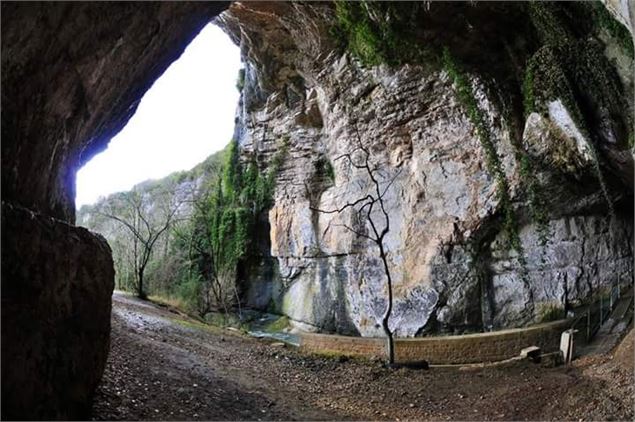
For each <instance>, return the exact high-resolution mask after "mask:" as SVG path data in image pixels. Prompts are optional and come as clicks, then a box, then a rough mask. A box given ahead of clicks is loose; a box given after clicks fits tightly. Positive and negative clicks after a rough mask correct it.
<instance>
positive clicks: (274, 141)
mask: <svg viewBox="0 0 635 422" xmlns="http://www.w3.org/2000/svg"><path fill="white" fill-rule="evenodd" d="M489 7H490V6H483V5H476V6H471V5H468V4H462V5H461V4H460V5H457V4H452V5H449V4H435V3H432V4H431V5H430V11H429V16H428V17H426V19H429V21H428V22H426V23H427V24H429V25H430V27H429V28H428V27H426V28H427V29H428V33H427V34H425V35H424V36H427V37H428V39H429V41H430V42H431V43H433V42H440V43H443V42H447V44H448V45H450V46H451V47H452V48H453V49H454V50H455V51H458V52H459V55H460V56H461V57H460V58H461V59H462V60H463V61H464V62H466V63H468V64H471V66H470V65H468V66H467V68H468V71H467V79H468V81H469V84H470V85H471V88H472V91H473V92H474V93H475V94H474V97H475V100H476V102H477V104H478V107H479V109H480V110H481V111H482V112H483V115H484V116H485V125H486V126H487V129H488V131H489V132H490V134H491V138H492V139H493V140H494V145H495V150H496V154H497V156H498V157H499V160H500V168H501V169H502V172H503V173H504V177H505V179H506V182H507V185H508V191H509V192H508V193H509V196H510V200H511V203H512V205H511V206H512V207H513V210H514V214H515V216H516V218H517V220H518V221H517V225H518V232H519V242H520V247H517V248H512V247H510V242H508V241H507V239H506V236H507V235H506V232H505V230H503V228H502V227H503V222H502V221H501V220H502V219H503V216H504V214H505V213H504V212H505V209H504V206H505V205H504V204H503V203H502V201H501V198H500V195H499V194H497V185H496V183H497V182H496V179H495V177H493V175H492V173H491V170H490V169H488V166H487V165H486V163H487V160H488V152H487V150H486V148H485V147H484V146H483V144H482V142H480V141H479V133H478V130H479V129H477V128H476V127H475V125H474V123H473V121H472V120H471V119H470V117H469V110H467V109H466V107H465V105H464V104H463V103H462V102H461V101H460V99H459V97H458V95H457V86H456V85H455V84H453V79H452V78H451V77H450V75H449V74H448V72H446V70H445V69H444V68H443V67H441V66H434V64H426V63H423V64H419V65H417V64H402V65H396V66H388V65H385V64H381V65H373V66H368V65H364V64H362V63H360V61H359V60H357V59H356V58H354V57H353V56H352V55H351V54H349V53H348V52H346V51H344V50H342V49H339V48H337V45H336V42H335V40H334V39H333V37H332V36H331V28H332V25H333V22H334V16H333V13H334V12H333V7H332V5H329V4H310V5H306V4H303V5H298V4H278V3H265V4H260V3H251V2H241V3H234V4H232V6H231V7H230V9H229V10H228V11H227V12H225V13H224V14H223V15H221V18H220V21H219V24H220V25H221V26H222V27H223V28H225V30H226V31H227V32H228V33H229V34H230V35H231V36H232V37H233V38H234V40H235V41H236V42H237V43H238V44H239V45H240V46H241V51H242V54H243V58H244V60H245V67H246V71H245V74H246V80H245V87H244V90H243V94H242V98H241V103H240V105H239V108H238V111H237V121H238V127H237V129H236V134H235V136H236V137H237V139H238V140H239V142H240V145H241V147H242V150H243V154H244V156H245V157H247V156H250V155H255V156H256V157H257V159H258V160H259V161H260V163H261V165H262V166H266V165H267V163H268V160H269V159H270V158H271V155H272V153H273V152H274V151H275V150H276V149H277V148H278V147H279V146H280V145H281V144H282V143H287V144H288V145H289V146H290V150H289V151H290V152H289V156H288V157H287V159H286V160H285V164H284V166H283V170H282V172H281V174H280V176H279V177H278V181H277V182H278V185H277V190H276V195H275V204H274V206H273V208H272V209H271V211H270V213H269V225H270V248H271V256H272V258H274V259H275V265H273V267H274V271H275V277H274V278H273V280H269V279H268V278H267V277H263V276H262V274H261V273H259V272H258V270H256V271H255V273H254V274H253V275H252V280H254V281H253V282H252V283H251V285H250V292H248V294H247V299H248V301H249V303H250V304H251V305H253V306H259V307H265V305H266V306H268V307H270V308H271V307H273V308H275V309H277V310H278V311H280V312H282V313H284V314H286V315H288V316H289V317H290V318H291V319H292V320H293V321H294V322H295V324H296V325H298V326H300V327H302V328H305V329H308V330H317V331H323V332H337V333H343V334H355V335H362V336H380V335H382V330H381V328H380V321H381V316H382V314H383V312H384V309H385V305H386V293H385V274H384V271H383V267H382V263H381V260H380V259H379V256H378V251H377V249H376V246H375V245H374V244H373V243H372V242H370V241H368V240H366V239H365V238H364V235H369V234H371V233H372V232H371V227H370V224H369V223H368V221H367V219H366V217H364V216H363V215H362V216H361V217H360V215H359V214H358V213H356V212H353V211H352V208H348V209H346V210H345V211H344V212H341V213H324V212H320V211H319V210H322V211H324V210H335V209H338V208H341V207H343V206H344V205H346V204H349V203H352V202H354V201H356V200H357V199H360V198H363V197H365V196H366V195H368V194H372V193H373V192H374V191H373V189H374V186H373V185H372V183H371V181H370V179H369V177H368V174H367V173H366V172H365V171H364V170H363V169H359V168H355V167H354V166H352V165H351V163H350V162H349V160H348V159H346V158H345V157H344V155H346V154H352V157H353V159H354V160H357V161H356V162H358V163H359V160H360V159H362V158H363V157H362V156H361V155H360V154H361V153H360V151H359V148H358V147H359V146H360V145H362V146H364V147H365V148H366V149H367V150H368V151H370V154H369V159H370V164H371V166H373V168H376V169H377V171H376V172H375V174H376V176H377V177H378V178H379V180H380V184H381V189H382V190H384V189H385V196H384V201H385V207H386V210H387V212H388V215H389V216H390V230H389V232H388V235H387V237H386V238H385V247H386V250H387V256H388V262H389V266H390V268H391V271H392V278H393V283H394V290H395V300H394V307H395V308H394V312H393V316H392V317H391V321H390V325H391V327H392V328H393V330H394V332H395V334H396V335H397V336H403V337H406V336H415V335H422V334H426V333H431V332H439V331H443V332H463V331H466V330H467V331H473V330H487V329H492V328H503V327H517V326H523V325H527V324H531V323H536V322H540V321H543V320H547V319H549V318H553V317H554V315H556V314H557V315H560V316H562V315H563V314H564V310H565V309H570V308H571V307H572V306H575V305H577V304H580V303H581V302H583V301H585V300H587V299H588V298H589V297H591V296H593V295H595V294H597V293H598V292H600V291H602V290H603V289H605V288H606V287H607V286H610V285H611V284H614V283H618V282H621V283H630V282H632V279H633V265H632V258H633V253H632V235H633V223H632V215H633V214H632V207H631V205H630V203H631V202H632V181H631V180H630V179H632V177H631V176H632V163H633V159H632V155H631V154H630V152H629V151H628V149H627V147H624V144H625V143H626V139H625V136H626V135H625V134H624V133H623V132H620V131H619V130H617V129H610V128H611V127H613V128H615V127H616V126H615V125H613V126H611V125H612V123H611V121H610V119H611V118H612V117H611V118H608V120H606V119H605V121H607V122H608V123H607V125H606V127H608V128H609V129H607V130H605V131H604V132H602V133H600V134H599V135H598V134H596V132H597V133H599V132H601V130H598V131H596V130H595V129H596V128H593V130H592V133H591V134H589V133H588V132H584V131H583V130H582V129H581V128H579V127H577V126H576V123H575V121H574V119H573V118H572V112H569V111H568V109H567V107H565V106H563V102H564V100H562V101H561V100H560V99H558V98H556V100H555V101H552V102H550V103H548V104H547V103H545V104H543V106H544V107H543V108H544V110H545V111H544V112H541V113H537V112H536V113H531V114H530V115H528V116H523V113H522V110H521V111H520V112H518V110H516V115H515V117H511V118H510V117H509V112H508V110H505V109H504V108H503V107H502V103H503V102H501V100H500V98H501V97H505V96H506V95H507V94H509V92H510V91H514V90H517V91H520V87H518V86H511V87H510V85H506V84H505V83H503V82H501V83H500V84H498V83H497V79H496V78H498V77H500V76H501V73H498V74H497V73H496V72H499V71H500V72H503V70H504V69H503V70H501V69H502V68H503V67H504V63H508V64H509V67H510V68H513V67H515V66H516V67H517V66H518V63H517V61H520V62H521V63H525V62H527V61H528V60H529V58H530V57H531V56H532V55H533V54H534V53H535V52H536V51H537V50H538V49H539V47H540V44H537V45H535V46H534V47H530V45H531V43H532V42H535V41H532V35H531V34H530V32H531V31H534V32H535V31H536V30H535V29H531V28H529V29H527V27H525V26H523V25H525V24H523V23H521V22H528V21H529V18H528V16H527V12H526V11H524V10H525V9H518V10H515V11H513V10H512V12H514V13H512V14H509V13H508V12H509V11H507V12H501V11H498V10H496V7H498V6H495V5H492V6H491V7H492V8H491V9H488V8H489ZM519 7H524V6H519ZM523 14H524V15H523ZM450 15H451V16H454V17H456V16H462V17H463V18H464V20H465V21H466V22H468V23H467V25H470V28H469V30H468V28H463V29H461V28H458V27H455V26H460V25H461V23H460V22H462V21H461V19H458V18H457V19H455V20H453V21H452V22H453V24H452V25H450V26H447V22H449V21H448V20H447V19H448V16H450ZM512 17H513V19H518V22H517V25H516V24H514V23H513V21H510V19H512ZM498 20H500V21H498ZM456 22H459V23H456ZM510 22H511V23H510ZM455 23H456V25H455ZM422 25H423V24H422ZM435 25H436V26H435ZM446 27H447V28H446ZM518 28H521V29H522V30H521V31H519V30H517V29H518ZM453 31H454V32H453ZM470 31H472V32H470ZM496 31H503V32H498V33H497V32H496ZM523 31H526V32H523ZM532 33H533V32H532ZM515 34H520V35H515ZM514 37H515V38H514ZM462 38H465V39H462ZM501 39H509V44H511V45H512V46H513V47H510V46H509V45H506V46H503V45H500V46H499V45H496V43H497V42H499V41H497V40H501ZM479 43H480V44H479ZM479 45H480V49H479V47H477V46H479ZM517 46H521V47H518V48H517ZM470 48H472V49H473V50H470ZM505 48H508V49H511V50H513V49H514V48H517V50H514V51H513V52H512V53H513V54H512V53H509V56H508V55H506V53H504V52H505ZM609 49H610V43H609V44H607V45H606V47H605V54H609V53H606V52H607V51H609ZM477 50H478V55H480V56H478V57H475V55H476V51H477ZM501 51H502V52H503V53H501ZM497 54H498V55H500V56H497ZM510 57H511V59H510ZM516 59H517V61H515V60H516ZM479 61H480V62H479ZM501 63H503V64H501ZM631 63H632V61H631ZM479 64H480V65H481V67H491V68H492V69H493V70H492V72H493V73H492V74H487V73H483V72H479ZM511 75H512V76H514V73H511ZM623 76H624V78H625V80H626V82H628V81H629V80H630V82H629V83H628V84H627V83H625V84H624V87H623V88H622V93H623V96H624V98H630V95H631V93H630V92H629V89H630V88H629V87H632V75H630V76H629V75H628V73H626V74H624V75H623ZM490 77H491V78H494V83H492V81H491V79H490ZM629 78H630V79H629ZM510 79H513V78H510ZM499 81H500V79H499ZM510 95H511V94H510ZM512 108H513V107H512ZM521 108H522V106H521ZM626 113H628V111H626ZM512 114H514V111H512ZM615 118H616V119H617V117H615ZM616 121H617V120H616ZM583 133H584V134H583ZM590 136H593V137H594V139H597V138H599V139H600V141H599V143H600V154H601V156H602V157H605V158H602V160H601V162H600V164H598V158H597V156H595V155H594V154H595V149H593V148H592V147H591V142H592V141H591V139H589V137H590ZM593 145H595V144H593ZM523 157H526V159H528V160H531V161H532V162H534V163H537V164H536V165H535V167H534V169H533V170H532V173H531V174H527V171H526V169H523V162H524V161H523V159H522V158H523ZM598 167H600V173H601V175H600V176H602V177H599V176H598V171H597V168H598ZM330 168H332V171H331V170H330ZM532 184H533V185H537V189H539V190H540V191H541V192H542V194H543V196H544V198H545V209H546V214H547V217H546V220H547V222H544V223H541V224H539V223H538V222H537V221H536V219H535V218H534V216H533V214H532V208H531V203H530V202H531V193H530V189H529V188H528V186H529V185H532ZM603 184H604V185H605V188H606V189H604V188H603V187H602V185H603ZM608 201H610V202H611V204H612V208H613V209H614V210H615V211H614V212H613V213H611V212H610V211H609V206H608V205H607V204H608ZM371 218H372V219H373V220H374V222H375V223H377V224H380V225H381V224H383V223H381V221H382V220H381V214H379V212H378V209H377V208H376V209H375V210H374V211H373V213H371ZM351 229H352V230H351ZM380 230H381V226H380ZM354 231H356V232H358V233H361V234H362V235H359V234H356V233H354ZM545 232H546V233H547V235H546V237H547V241H546V242H545V241H544V237H545V236H543V235H542V234H541V233H545ZM541 239H543V240H541ZM518 249H521V252H522V253H518ZM264 267H266V268H268V269H269V270H270V269H271V267H272V266H271V265H265V266H264Z"/></svg>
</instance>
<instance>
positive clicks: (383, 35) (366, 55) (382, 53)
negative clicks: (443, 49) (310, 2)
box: [331, 1, 421, 66]
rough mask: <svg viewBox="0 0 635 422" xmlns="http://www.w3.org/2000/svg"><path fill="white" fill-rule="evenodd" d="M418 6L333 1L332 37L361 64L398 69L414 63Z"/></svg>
mask: <svg viewBox="0 0 635 422" xmlns="http://www.w3.org/2000/svg"><path fill="white" fill-rule="evenodd" d="M420 7H421V5H420V3H418V2H378V1H359V2H351V1H337V2H335V24H334V26H333V27H332V28H331V33H332V35H333V36H334V37H335V38H336V39H337V40H338V41H339V43H340V45H341V46H342V47H343V48H347V49H348V50H349V51H351V52H352V53H353V54H354V55H355V56H356V57H358V58H359V59H360V60H361V61H362V63H364V64H366V65H369V66H374V65H378V64H382V63H386V64H388V65H399V64H403V63H406V62H409V61H416V60H417V59H418V58H419V57H420V55H421V48H420V47H419V46H417V44H416V43H415V42H414V38H415V37H414V31H415V29H416V26H417V16H418V12H419V10H420Z"/></svg>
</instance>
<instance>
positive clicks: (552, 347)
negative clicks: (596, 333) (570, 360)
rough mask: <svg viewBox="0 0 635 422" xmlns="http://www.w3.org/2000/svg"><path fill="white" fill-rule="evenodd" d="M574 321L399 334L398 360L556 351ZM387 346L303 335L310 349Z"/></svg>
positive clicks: (347, 351)
mask: <svg viewBox="0 0 635 422" xmlns="http://www.w3.org/2000/svg"><path fill="white" fill-rule="evenodd" d="M571 324H572V321H571V320H559V321H554V322H549V323H545V324H538V325H534V326H532V327H527V328H515V329H510V330H502V331H495V332H490V333H478V334H466V335H460V336H440V337H424V338H399V339H395V361H396V362H409V361H420V360H426V361H428V362H429V363H430V364H464V363H479V362H496V361H501V360H505V359H509V358H512V357H515V356H518V355H519V354H520V350H521V349H523V348H525V347H529V346H538V347H540V348H541V350H542V352H543V353H544V352H554V351H557V350H558V349H559V346H560V335H561V334H562V332H563V331H564V330H566V329H567V328H569V327H570V326H571ZM385 347H386V341H385V340H384V339H383V338H376V337H375V338H369V337H346V336H339V335H330V334H315V333H302V334H301V335H300V348H302V349H303V350H306V351H309V352H318V353H338V354H343V355H348V356H362V357H369V358H372V357H379V358H383V357H384V356H385V355H386V351H385Z"/></svg>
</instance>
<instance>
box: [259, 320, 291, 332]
mask: <svg viewBox="0 0 635 422" xmlns="http://www.w3.org/2000/svg"><path fill="white" fill-rule="evenodd" d="M288 327H289V318H288V317H287V316H281V317H279V318H277V319H276V320H275V321H272V322H270V323H269V324H267V326H266V327H264V331H265V332H267V333H278V332H280V331H284V330H285V329H286V328H288Z"/></svg>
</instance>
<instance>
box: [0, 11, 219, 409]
mask: <svg viewBox="0 0 635 422" xmlns="http://www.w3.org/2000/svg"><path fill="white" fill-rule="evenodd" d="M226 6H227V4H226V3H220V2H212V3H176V2H168V3H158V2H157V3H129V2H125V3H94V2H85V3H17V2H2V6H1V7H2V9H1V12H2V29H1V31H2V54H1V55H2V419H85V418H87V417H88V416H89V413H88V412H89V411H90V405H91V398H92V394H93V392H94V389H95V387H96V386H97V384H98V382H99V380H100V378H101V375H102V373H103V369H104V365H105V362H106V358H107V353H108V344H109V336H110V309H111V295H112V289H113V280H114V271H113V264H112V258H111V252H110V249H109V247H108V245H107V244H106V242H105V241H104V240H103V238H101V237H99V236H96V235H94V234H92V233H90V232H88V231H87V230H85V229H81V228H77V227H74V226H73V224H74V220H75V204H74V202H75V173H76V171H77V169H78V168H79V167H80V166H81V165H82V164H84V163H85V162H86V161H88V160H89V159H90V158H92V156H93V155H95V154H96V153H97V152H99V151H101V150H103V149H104V148H105V147H106V145H107V143H108V142H109V140H110V138H112V137H113V136H114V135H115V134H116V133H117V132H118V131H119V130H120V129H121V128H122V127H123V126H124V125H125V124H126V123H127V121H128V119H129V118H130V117H131V116H132V114H133V113H134V111H135V109H136V107H137V104H138V103H139V101H140V100H141V97H142V96H143V94H144V93H145V91H146V90H147V89H148V88H149V87H150V86H151V85H152V83H153V82H154V81H155V80H156V79H157V78H158V77H159V76H160V75H161V74H162V73H163V71H164V70H165V69H166V68H167V67H168V66H169V65H170V63H171V62H172V61H174V60H176V59H177V58H178V57H179V55H180V54H181V53H182V52H183V50H184V49H185V47H186V46H187V44H188V43H189V42H190V41H191V40H192V39H193V38H194V36H196V34H197V33H198V32H199V31H200V29H202V27H203V26H204V25H205V24H207V23H208V22H209V21H210V19H211V18H213V17H214V16H216V15H217V14H218V13H219V12H220V11H221V10H223V9H224V8H225V7H226Z"/></svg>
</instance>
